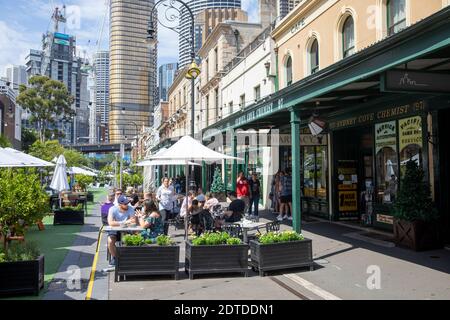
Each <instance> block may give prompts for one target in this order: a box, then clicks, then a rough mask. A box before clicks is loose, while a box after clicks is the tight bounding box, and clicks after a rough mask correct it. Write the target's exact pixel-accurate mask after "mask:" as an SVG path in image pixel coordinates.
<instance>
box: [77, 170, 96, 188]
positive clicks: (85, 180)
mask: <svg viewBox="0 0 450 320" xmlns="http://www.w3.org/2000/svg"><path fill="white" fill-rule="evenodd" d="M75 181H76V183H78V185H79V186H80V188H81V190H83V191H87V187H88V186H89V184H91V183H93V182H94V177H91V176H87V175H84V174H76V175H75Z"/></svg>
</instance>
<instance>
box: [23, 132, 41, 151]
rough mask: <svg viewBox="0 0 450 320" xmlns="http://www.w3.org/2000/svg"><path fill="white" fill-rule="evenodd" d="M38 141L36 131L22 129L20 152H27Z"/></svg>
mask: <svg viewBox="0 0 450 320" xmlns="http://www.w3.org/2000/svg"><path fill="white" fill-rule="evenodd" d="M38 139H39V136H38V134H37V133H36V131H34V130H32V129H27V128H22V150H23V151H24V152H27V153H28V152H29V150H30V147H31V145H32V144H33V143H35V142H36V141H37V140H38Z"/></svg>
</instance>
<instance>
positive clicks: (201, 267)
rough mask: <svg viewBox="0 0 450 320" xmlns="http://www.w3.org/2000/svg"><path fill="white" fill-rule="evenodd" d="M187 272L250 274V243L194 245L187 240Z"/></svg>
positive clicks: (192, 275)
mask: <svg viewBox="0 0 450 320" xmlns="http://www.w3.org/2000/svg"><path fill="white" fill-rule="evenodd" d="M185 269H186V273H189V279H191V280H192V279H194V275H196V274H205V273H238V272H239V273H242V274H244V276H245V277H246V276H247V275H248V245H247V244H239V245H225V244H224V245H217V246H206V245H205V246H194V245H192V242H191V241H190V240H188V241H186V260H185Z"/></svg>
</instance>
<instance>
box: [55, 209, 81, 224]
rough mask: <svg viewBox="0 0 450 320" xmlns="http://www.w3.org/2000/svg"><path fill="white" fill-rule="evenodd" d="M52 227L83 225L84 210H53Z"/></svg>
mask: <svg viewBox="0 0 450 320" xmlns="http://www.w3.org/2000/svg"><path fill="white" fill-rule="evenodd" d="M53 213H54V217H53V225H56V224H84V210H80V211H76V210H74V211H70V210H54V211H53Z"/></svg>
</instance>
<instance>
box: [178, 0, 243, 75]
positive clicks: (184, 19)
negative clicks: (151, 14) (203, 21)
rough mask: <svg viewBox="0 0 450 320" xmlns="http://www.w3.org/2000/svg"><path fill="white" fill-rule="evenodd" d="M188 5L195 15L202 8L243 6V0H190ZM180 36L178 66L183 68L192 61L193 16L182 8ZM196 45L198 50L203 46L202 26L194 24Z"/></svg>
mask: <svg viewBox="0 0 450 320" xmlns="http://www.w3.org/2000/svg"><path fill="white" fill-rule="evenodd" d="M187 5H188V6H189V8H190V9H191V10H192V12H193V14H194V17H195V16H196V15H197V14H198V13H200V12H201V11H202V10H205V9H208V8H238V9H240V8H241V0H190V1H187ZM181 12H182V14H181V19H180V36H179V46H178V50H179V63H178V68H180V69H181V68H183V67H184V66H185V65H187V64H189V63H190V62H191V47H190V45H189V40H188V39H190V37H191V36H190V26H191V18H190V16H189V14H188V13H187V11H186V10H181ZM194 34H195V39H194V42H195V43H194V47H195V51H196V52H197V51H198V50H200V48H201V39H202V28H201V25H198V24H197V25H196V26H194Z"/></svg>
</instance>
